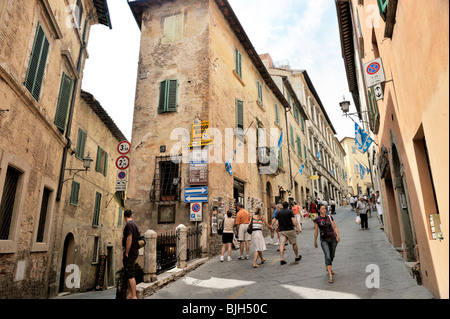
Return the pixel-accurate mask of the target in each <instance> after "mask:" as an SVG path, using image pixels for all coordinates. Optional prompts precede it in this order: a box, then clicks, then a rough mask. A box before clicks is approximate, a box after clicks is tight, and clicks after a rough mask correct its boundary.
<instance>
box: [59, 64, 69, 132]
mask: <svg viewBox="0 0 450 319" xmlns="http://www.w3.org/2000/svg"><path fill="white" fill-rule="evenodd" d="M72 86H73V79H72V78H71V77H70V76H68V75H67V74H66V73H64V72H63V76H62V79H61V87H60V89H59V98H58V107H57V109H56V115H55V125H56V127H57V128H58V129H59V131H60V132H61V133H64V131H65V130H66V121H67V114H68V112H69V105H70V98H71V96H72Z"/></svg>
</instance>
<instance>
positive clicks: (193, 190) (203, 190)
mask: <svg viewBox="0 0 450 319" xmlns="http://www.w3.org/2000/svg"><path fill="white" fill-rule="evenodd" d="M184 194H185V195H199V194H200V195H207V194H208V186H202V187H187V188H185V189H184Z"/></svg>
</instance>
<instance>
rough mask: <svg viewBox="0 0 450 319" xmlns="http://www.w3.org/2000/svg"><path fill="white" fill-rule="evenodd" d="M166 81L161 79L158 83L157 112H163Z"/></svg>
mask: <svg viewBox="0 0 450 319" xmlns="http://www.w3.org/2000/svg"><path fill="white" fill-rule="evenodd" d="M166 84H167V83H166V81H162V82H161V83H160V84H159V103H158V113H164V112H165V104H166V92H167V90H166V86H167V85H166Z"/></svg>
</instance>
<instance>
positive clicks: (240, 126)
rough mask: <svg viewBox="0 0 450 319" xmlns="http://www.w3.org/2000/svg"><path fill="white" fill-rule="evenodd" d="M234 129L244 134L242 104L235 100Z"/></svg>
mask: <svg viewBox="0 0 450 319" xmlns="http://www.w3.org/2000/svg"><path fill="white" fill-rule="evenodd" d="M236 128H237V129H238V131H240V133H242V134H243V133H244V102H243V101H241V100H236Z"/></svg>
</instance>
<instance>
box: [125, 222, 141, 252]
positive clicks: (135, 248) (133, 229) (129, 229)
mask: <svg viewBox="0 0 450 319" xmlns="http://www.w3.org/2000/svg"><path fill="white" fill-rule="evenodd" d="M130 234H131V238H132V242H131V247H130V252H129V253H128V255H129V256H135V255H138V254H139V244H138V241H137V238H138V234H139V228H138V226H137V225H136V223H135V222H134V221H133V220H130V221H129V222H128V223H127V224H126V225H125V227H124V229H123V237H122V248H123V252H124V253H125V247H126V243H127V237H128V236H129V235H130Z"/></svg>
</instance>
